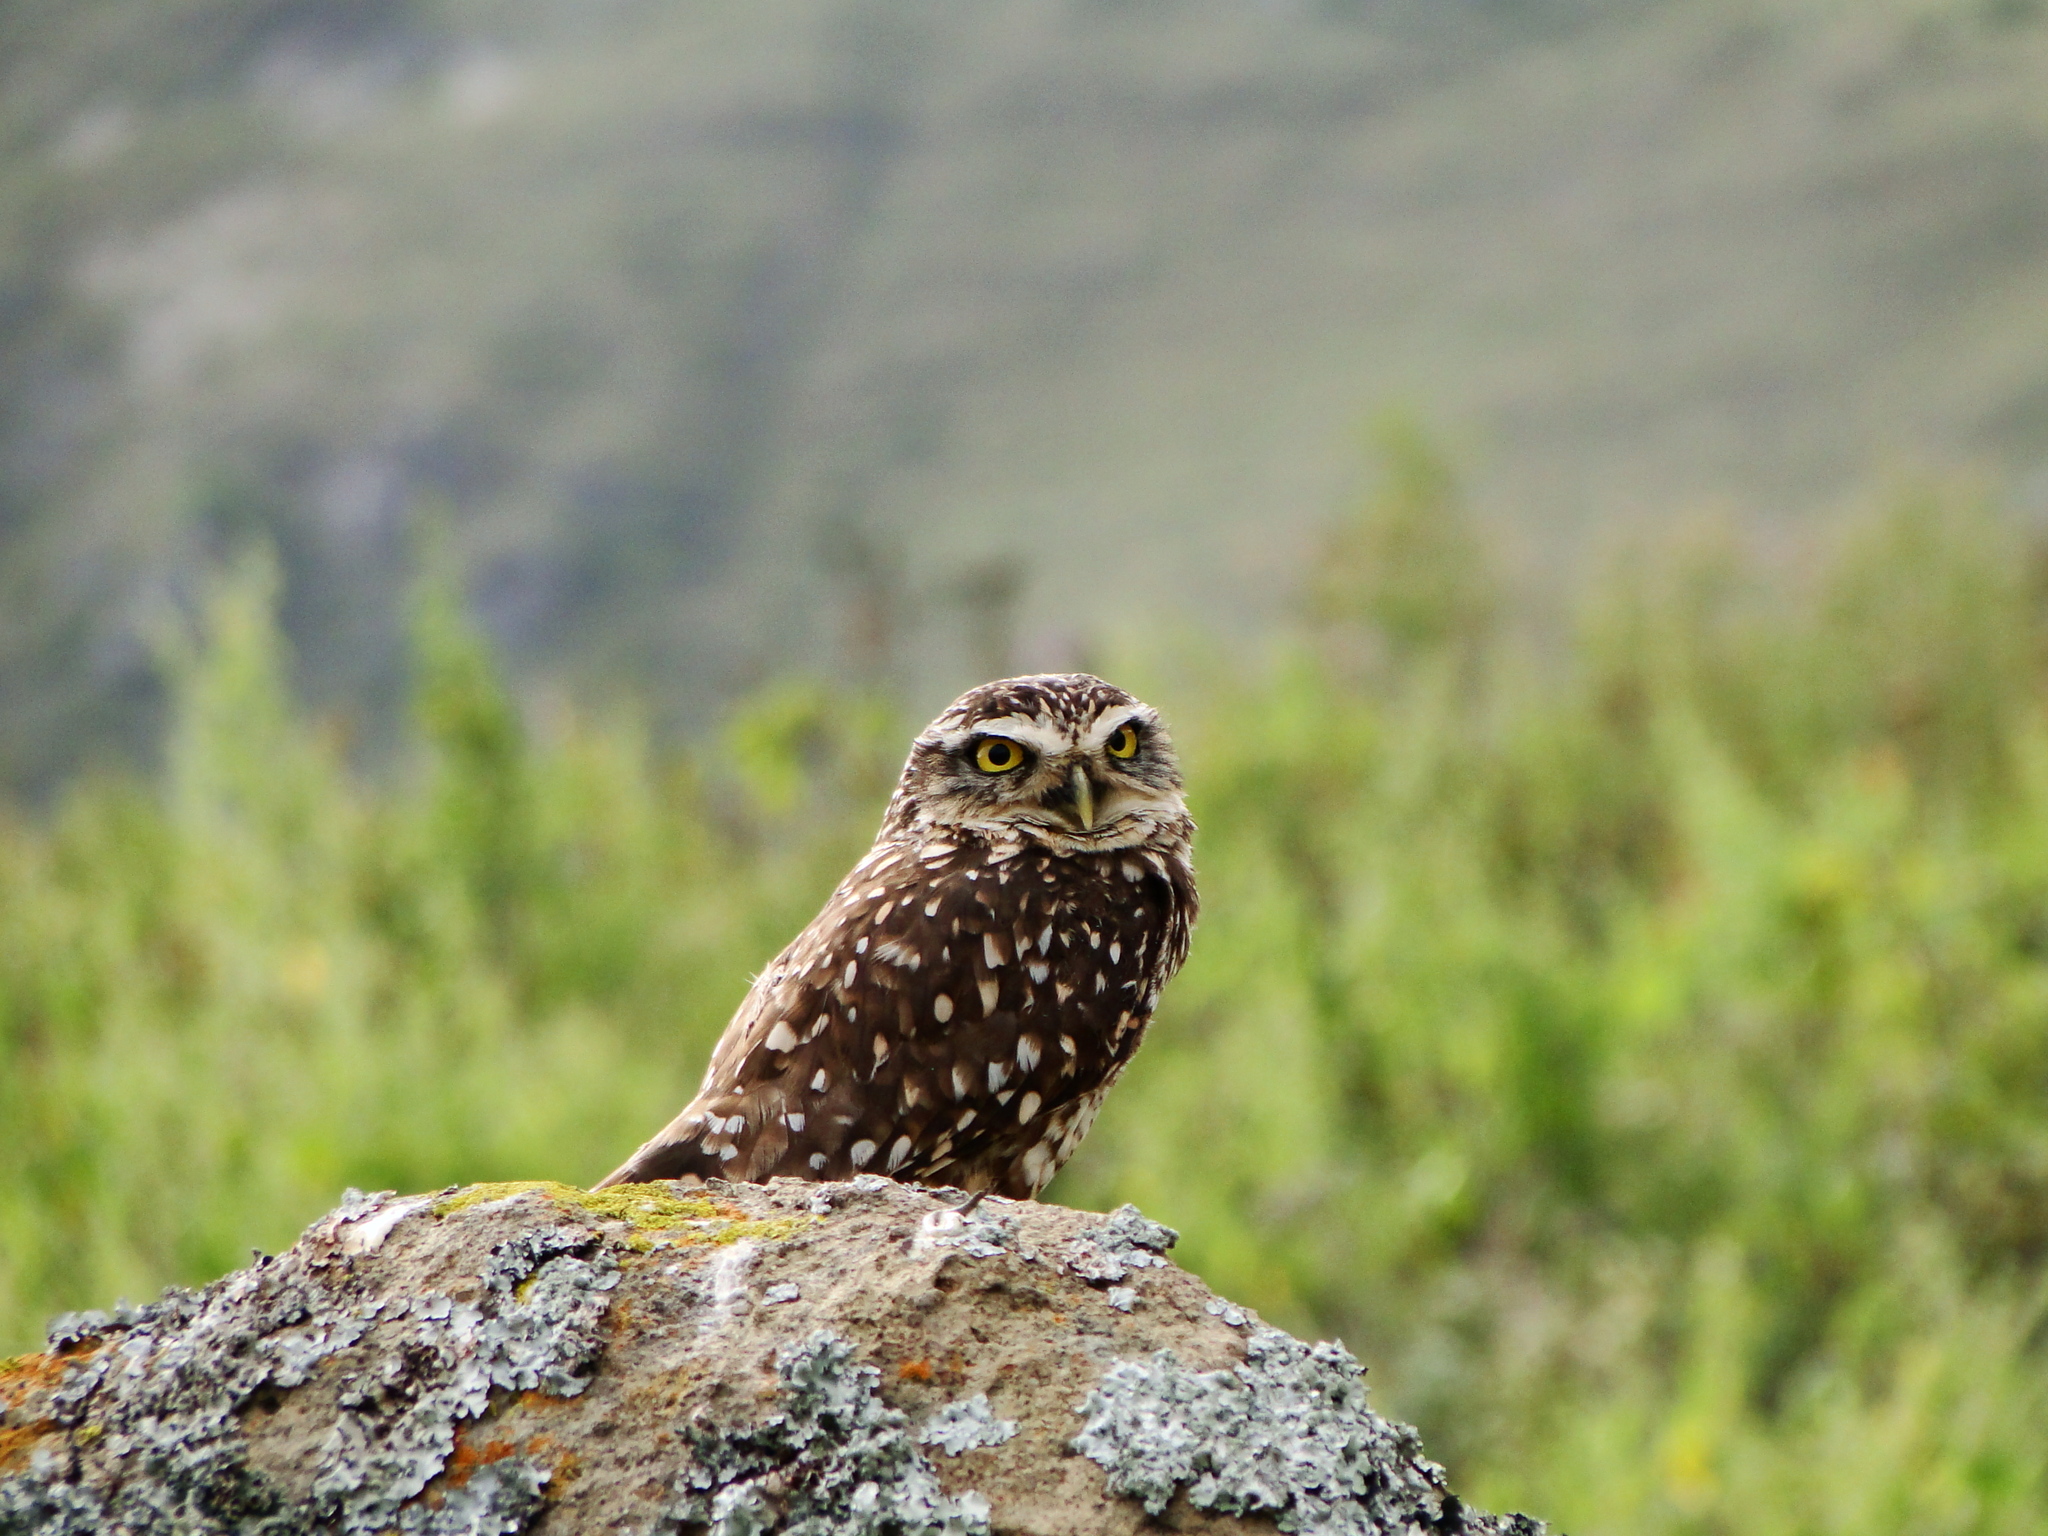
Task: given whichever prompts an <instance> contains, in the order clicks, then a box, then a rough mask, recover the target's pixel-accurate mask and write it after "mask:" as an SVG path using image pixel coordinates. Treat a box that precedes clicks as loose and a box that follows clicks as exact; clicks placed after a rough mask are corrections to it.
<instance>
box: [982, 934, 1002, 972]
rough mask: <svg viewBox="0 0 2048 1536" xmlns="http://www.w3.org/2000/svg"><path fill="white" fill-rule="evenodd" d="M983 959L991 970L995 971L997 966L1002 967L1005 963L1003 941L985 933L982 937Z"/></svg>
mask: <svg viewBox="0 0 2048 1536" xmlns="http://www.w3.org/2000/svg"><path fill="white" fill-rule="evenodd" d="M981 957H982V958H983V959H984V960H986V961H987V962H988V965H989V969H990V970H994V969H995V968H996V967H997V966H999V965H1001V964H1002V963H1003V941H1002V940H1001V939H999V938H997V937H996V936H995V935H994V934H992V933H984V934H983V935H982V936H981Z"/></svg>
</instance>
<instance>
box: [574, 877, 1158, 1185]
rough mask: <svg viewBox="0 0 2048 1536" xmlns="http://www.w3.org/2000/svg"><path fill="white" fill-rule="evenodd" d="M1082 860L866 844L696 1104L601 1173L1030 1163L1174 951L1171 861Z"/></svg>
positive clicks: (1126, 1036)
mask: <svg viewBox="0 0 2048 1536" xmlns="http://www.w3.org/2000/svg"><path fill="white" fill-rule="evenodd" d="M1090 862H1091V861H1084V860H1074V859H1066V858H1060V857H1057V856H1052V855H1047V854H1044V853H1042V852H1024V851H1022V850H1019V851H1017V852H1015V853H1010V854H1005V853H1004V852H1003V851H1002V850H1000V849H999V850H997V851H995V852H994V853H991V851H990V850H989V849H988V848H987V846H986V845H980V846H974V845H969V846H966V847H957V846H954V845H950V844H945V843H925V844H921V845H914V846H913V845H910V844H884V845H881V846H878V847H877V848H876V849H875V850H874V851H873V852H872V853H870V854H869V855H868V857H867V858H866V859H864V860H863V861H862V862H861V863H860V864H859V865H856V866H855V868H854V870H853V872H852V873H851V874H850V875H848V877H847V878H846V880H845V881H843V882H842V883H841V884H840V886H839V889H838V890H836V891H835V892H834V893H833V895H832V897H831V899H830V900H829V901H828V902H827V903H826V905H825V908H824V910H823V911H822V912H820V913H819V914H818V916H817V918H816V919H815V920H813V922H812V923H811V924H810V926H809V927H807V928H806V929H805V930H804V931H803V932H802V933H801V934H799V935H798V936H797V938H796V939H795V940H794V941H792V942H791V944H790V945H789V947H788V948H787V949H785V950H784V951H783V952H782V953H781V954H780V955H778V956H777V957H776V958H775V960H774V962H773V963H772V964H771V965H770V966H769V967H768V969H767V970H766V971H764V972H763V973H762V975H761V977H760V978H759V980H757V981H756V983H755V985H754V988H753V990H752V991H751V992H750V993H749V994H748V996H747V999H746V1001H745V1002H744V1003H743V1004H742V1005H741V1007H740V1010H739V1012H738V1013H737V1014H736V1015H735V1017H734V1019H733V1022H732V1024H731V1025H730V1026H729V1027H728V1028H727V1030H726V1032H725V1035H724V1036H723V1038H722V1039H721V1040H720V1041H719V1044H718V1047H717V1049H716V1050H715V1051H714V1052H713V1054H712V1059H711V1065H710V1068H709V1070H708V1071H707V1072H706V1074H705V1078H704V1084H703V1087H702V1088H701V1089H700V1090H699V1092H698V1095H697V1097H696V1098H695V1099H694V1100H692V1101H691V1103H690V1105H689V1106H688V1107H687V1108H686V1109H685V1110H684V1111H683V1112H682V1114H680V1115H679V1116H677V1117H676V1119H675V1120H674V1121H673V1122H672V1123H671V1124H670V1125H669V1126H667V1127H666V1128H664V1129H663V1130H662V1131H661V1132H660V1133H659V1134H658V1135H656V1136H655V1137H654V1138H653V1139H652V1140H650V1141H649V1142H648V1143H647V1144H646V1145H645V1146H644V1147H642V1148H641V1149H640V1151H639V1152H638V1153H636V1154H635V1155H634V1157H633V1158H632V1159H631V1160H629V1161H628V1162H627V1163H626V1164H625V1166H624V1167H622V1168H620V1169H619V1170H618V1171H617V1172H616V1173H614V1174H612V1175H611V1176H610V1177H609V1178H608V1179H606V1180H605V1183H606V1184H614V1183H627V1182H639V1181H644V1180H647V1179H655V1178H678V1177H687V1176H691V1175H695V1176H697V1177H705V1178H710V1177H719V1178H729V1179H745V1180H757V1179H766V1178H771V1177H774V1176H775V1175H777V1174H788V1175H793V1176H796V1177H799V1178H811V1179H826V1178H846V1177H850V1176H851V1175H852V1174H854V1173H858V1172H862V1171H871V1172H876V1173H884V1174H889V1175H892V1176H894V1177H897V1178H903V1179H920V1180H925V1181H929V1182H940V1183H951V1182H955V1181H956V1179H958V1178H959V1177H960V1176H961V1175H962V1173H963V1171H965V1170H969V1169H974V1168H986V1167H988V1166H990V1165H991V1160H992V1159H993V1160H995V1161H998V1162H999V1161H1000V1158H1001V1156H1002V1155H1003V1154H1005V1152H1006V1151H1008V1152H1009V1153H1010V1154H1011V1155H1016V1156H1021V1155H1022V1154H1023V1153H1024V1152H1025V1151H1026V1150H1027V1149H1028V1148H1030V1147H1032V1146H1033V1145H1035V1144H1036V1142H1037V1141H1038V1140H1039V1138H1040V1137H1041V1135H1043V1134H1046V1132H1047V1128H1048V1127H1049V1126H1050V1125H1051V1124H1052V1122H1053V1121H1054V1119H1055V1117H1056V1115H1057V1112H1059V1111H1061V1110H1062V1109H1064V1108H1066V1107H1067V1106H1069V1105H1072V1104H1074V1103H1075V1102H1076V1101H1078V1100H1080V1099H1081V1098H1083V1097H1084V1096H1085V1095H1087V1094H1089V1093H1091V1092H1093V1091H1095V1090H1097V1089H1099V1088H1100V1087H1101V1086H1102V1085H1103V1084H1105V1083H1107V1082H1108V1081H1109V1080H1111V1079H1112V1078H1113V1077H1114V1076H1115V1075H1116V1073H1117V1072H1118V1071H1119V1070H1120V1069H1121V1067H1122V1064H1123V1062H1124V1061H1125V1060H1126V1059H1128V1057H1129V1054H1130V1052H1131V1051H1132V1050H1134V1049H1135V1048H1136V1046H1137V1042H1138V1038H1139V1036H1140V1035H1141V1033H1142V1031H1143V1027H1144V1022H1145V1019H1146V1018H1147V1017H1148V1016H1149V1014H1150V1012H1151V1007H1152V1003H1153V1001H1154V999H1155V998H1156V996H1157V990H1158V985H1159V983H1160V982H1161V981H1162V980H1163V979H1164V978H1163V976H1161V975H1160V974H1159V969H1160V960H1161V959H1162V958H1163V956H1164V954H1165V952H1166V951H1167V949H1168V948H1169V946H1170V947H1172V948H1173V949H1175V950H1179V951H1184V949H1185V938H1184V934H1185V925H1184V923H1182V924H1180V925H1179V931H1178V934H1175V933H1174V931H1173V930H1174V928H1175V924H1176V913H1175V911H1174V901H1175V893H1174V892H1173V891H1172V889H1170V887H1169V885H1168V883H1167V882H1166V880H1165V879H1164V878H1163V877H1162V876H1158V875H1156V874H1155V872H1154V871H1153V870H1151V869H1144V868H1142V866H1141V867H1140V869H1139V872H1138V873H1134V874H1133V875H1131V876H1130V877H1128V878H1123V877H1119V876H1118V875H1117V874H1116V873H1115V867H1114V866H1112V867H1111V868H1110V870H1109V871H1108V872H1107V874H1106V876H1104V877H1103V878H1102V879H1100V880H1097V879H1096V875H1097V872H1096V871H1094V870H1093V869H1092V868H1086V869H1084V868H1083V867H1082V866H1084V865H1088V864H1090ZM1124 862H1128V861H1127V860H1126V861H1124ZM1145 862H1148V863H1149V862H1150V861H1145ZM1077 881H1080V882H1082V886H1083V887H1085V888H1077ZM1089 882H1093V883H1092V884H1090V883H1089ZM1098 888H1099V890H1100V892H1101V893H1102V895H1104V896H1113V897H1114V898H1115V899H1113V900H1105V899H1100V898H1099V897H1098V899H1090V898H1091V893H1092V892H1095V891H1096V890H1097V889H1098ZM1178 958H1179V955H1178V953H1176V954H1175V955H1174V956H1173V959H1174V961H1175V962H1176V963H1177V961H1178ZM977 1177H979V1176H978V1175H977ZM600 1187H603V1186H600Z"/></svg>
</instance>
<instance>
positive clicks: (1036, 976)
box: [1025, 960, 1052, 987]
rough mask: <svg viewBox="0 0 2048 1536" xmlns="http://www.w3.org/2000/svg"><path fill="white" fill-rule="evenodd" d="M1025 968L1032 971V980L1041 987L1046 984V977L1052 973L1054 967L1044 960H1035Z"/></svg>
mask: <svg viewBox="0 0 2048 1536" xmlns="http://www.w3.org/2000/svg"><path fill="white" fill-rule="evenodd" d="M1025 969H1026V970H1027V971H1029V972H1030V973H1031V980H1032V981H1033V982H1034V983H1035V984H1036V985H1038V986H1041V987H1042V986H1044V985H1045V978H1046V977H1048V976H1050V975H1051V974H1052V967H1051V966H1049V965H1047V964H1046V963H1045V962H1044V961H1043V960H1034V961H1032V962H1031V963H1030V964H1029V965H1027V966H1026V967H1025Z"/></svg>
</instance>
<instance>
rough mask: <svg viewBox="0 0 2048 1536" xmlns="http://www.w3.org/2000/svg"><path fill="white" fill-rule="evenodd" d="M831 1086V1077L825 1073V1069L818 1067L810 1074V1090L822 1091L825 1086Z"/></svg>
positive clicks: (814, 1091)
mask: <svg viewBox="0 0 2048 1536" xmlns="http://www.w3.org/2000/svg"><path fill="white" fill-rule="evenodd" d="M831 1086H832V1079H831V1078H829V1077H827V1076H826V1075H825V1069H824V1068H823V1067H820V1068H818V1070H817V1071H815V1072H813V1073H812V1074H811V1092H813V1093H823V1092H824V1091H825V1090H826V1089H827V1088H830V1087H831Z"/></svg>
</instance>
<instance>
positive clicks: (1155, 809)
mask: <svg viewBox="0 0 2048 1536" xmlns="http://www.w3.org/2000/svg"><path fill="white" fill-rule="evenodd" d="M1186 815H1187V809H1186V806H1185V804H1184V803H1183V801H1182V798H1181V777H1180V765H1179V763H1178V761H1177V760H1176V759H1175V757H1174V753H1173V742H1172V740H1171V738H1170V737H1168V735H1167V733H1166V728H1165V726H1164V725H1163V724H1161V723H1160V719H1159V712H1158V711H1157V710H1155V709H1153V708H1152V707H1151V706H1150V705H1149V704H1144V703H1140V702H1139V701H1138V700H1137V699H1134V698H1132V697H1131V695H1129V694H1128V693H1125V692H1124V691H1123V689H1121V688H1117V687H1114V686H1112V685H1111V684H1109V683H1105V682H1104V681H1103V680H1102V679H1101V678H1099V677H1090V676H1088V675H1087V674H1086V673H1079V672H1077V673H1062V674H1055V675H1050V676H1042V677H1013V678H1008V679H1005V680H1004V681H1002V682H996V683H985V684H983V685H982V686H981V687H979V688H975V689H973V690H971V691H969V692H967V693H964V694H962V695H961V696H960V697H959V698H958V699H955V700H954V701H953V703H952V705H951V706H950V707H948V708H947V710H946V711H945V713H943V714H941V715H940V716H939V717H938V719H936V720H934V721H933V722H932V723H931V724H930V725H928V726H926V727H925V729H924V730H923V731H922V732H921V733H920V734H919V735H918V738H917V740H916V741H914V742H913V743H911V748H910V760H909V762H908V763H906V764H905V765H904V769H903V778H902V781H901V782H900V783H899V784H898V785H897V789H896V795H895V798H894V799H893V800H891V801H890V804H889V812H888V816H887V817H886V818H885V822H884V825H885V827H887V828H890V829H893V830H896V831H898V832H900V833H903V834H908V835H913V836H915V835H923V834H926V833H935V832H940V831H943V830H945V829H948V828H972V829H974V830H977V831H980V832H983V833H986V834H990V835H996V836H1001V835H1004V834H1008V835H1011V836H1018V837H1022V838H1024V839H1025V840H1027V841H1030V842H1034V843H1038V844H1040V845H1042V846H1044V847H1047V848H1050V849H1052V850H1053V851H1055V852H1058V853H1082V852H1101V851H1105V850H1108V849H1112V848H1130V847H1135V846H1138V845H1141V844H1143V843H1146V842H1148V841H1150V840H1151V839H1152V838H1153V837H1154V835H1155V834H1156V833H1158V832H1159V831H1160V829H1161V828H1163V827H1165V826H1168V825H1177V824H1179V823H1180V822H1181V821H1182V820H1184V818H1185V817H1186Z"/></svg>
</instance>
